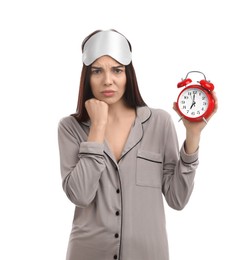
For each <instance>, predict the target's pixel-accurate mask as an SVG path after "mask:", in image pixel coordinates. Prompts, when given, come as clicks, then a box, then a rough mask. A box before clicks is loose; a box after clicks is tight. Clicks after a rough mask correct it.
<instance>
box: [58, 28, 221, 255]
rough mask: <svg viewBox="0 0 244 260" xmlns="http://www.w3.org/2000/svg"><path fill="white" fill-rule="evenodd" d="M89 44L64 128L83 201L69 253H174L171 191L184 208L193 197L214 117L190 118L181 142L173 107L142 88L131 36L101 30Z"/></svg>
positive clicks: (65, 167) (66, 182)
mask: <svg viewBox="0 0 244 260" xmlns="http://www.w3.org/2000/svg"><path fill="white" fill-rule="evenodd" d="M82 51H83V63H84V64H83V68H82V73H81V81H80V90H79V98H78V105H77V112H76V113H75V114H72V115H70V116H67V117H65V118H63V119H62V120H61V121H60V123H59V129H58V130H59V131H58V139H59V149H60V162H61V174H62V183H63V189H64V191H65V193H66V194H67V196H68V198H69V199H70V200H71V202H73V203H74V204H75V206H76V207H75V213H74V219H73V226H72V231H71V234H70V240H69V246H68V250H67V258H66V259H67V260H110V259H120V260H168V259H169V253H168V242H167V234H166V227H165V212H164V205H163V197H164V198H165V200H166V201H167V203H168V205H169V206H170V207H172V208H174V209H176V210H181V209H182V208H184V206H185V205H186V204H187V202H188V200H189V197H190V195H191V193H192V189H193V184H194V175H195V171H196V168H197V165H198V146H199V141H200V134H201V131H202V129H203V128H204V127H205V125H206V123H205V122H204V121H202V122H198V123H191V122H189V121H186V120H184V119H183V122H184V125H185V127H186V139H185V142H184V144H183V145H182V147H181V149H180V150H179V147H178V139H177V135H176V131H175V128H174V124H173V122H172V119H171V117H170V115H169V114H168V113H167V112H165V111H164V110H161V109H153V108H149V107H148V106H147V105H146V104H145V102H144V101H143V99H142V97H141V95H140V92H139V89H138V85H137V80H136V75H135V72H134V68H133V65H132V59H131V44H130V43H129V41H128V40H127V39H126V38H125V37H124V36H123V35H122V34H120V33H119V32H117V31H115V30H107V31H95V32H93V33H92V34H90V35H89V36H88V37H87V38H86V39H85V40H84V41H83V44H82ZM215 101H216V108H215V111H214V112H216V110H217V99H216V97H215ZM174 109H175V110H177V109H176V105H175V104H174ZM162 194H163V196H162Z"/></svg>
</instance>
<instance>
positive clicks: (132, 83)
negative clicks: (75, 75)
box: [72, 29, 146, 122]
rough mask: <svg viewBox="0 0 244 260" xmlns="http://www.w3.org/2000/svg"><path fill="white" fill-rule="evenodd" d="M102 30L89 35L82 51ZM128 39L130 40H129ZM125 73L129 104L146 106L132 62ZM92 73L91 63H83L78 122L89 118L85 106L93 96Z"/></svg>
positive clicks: (126, 97) (126, 96) (83, 43)
mask: <svg viewBox="0 0 244 260" xmlns="http://www.w3.org/2000/svg"><path fill="white" fill-rule="evenodd" d="M112 30H113V31H115V32H117V31H116V30H114V29H112ZM100 31H101V30H96V31H94V32H93V33H91V34H90V35H88V36H87V37H86V38H85V39H84V41H83V42H82V51H83V48H84V45H85V43H86V42H87V40H88V39H89V38H90V37H91V36H93V35H94V34H95V33H97V32H100ZM118 33H119V32H118ZM127 41H128V40H127ZM128 44H129V47H130V50H131V51H132V47H131V44H130V42H129V41H128ZM125 73H126V88H125V93H124V97H123V98H124V100H125V103H126V104H127V106H129V107H132V108H136V107H138V106H146V103H145V102H144V100H143V99H142V97H141V94H140V91H139V87H138V83H137V78H136V73H135V70H134V67H133V64H132V62H131V63H130V64H129V65H126V66H125ZM90 75H91V65H89V66H86V65H85V64H83V67H82V71H81V77H80V87H79V95H78V102H77V108H76V113H74V114H72V116H74V117H75V118H76V119H77V121H78V122H85V121H87V120H88V119H89V116H88V113H87V111H86V108H85V102H86V101H87V100H88V99H91V98H93V94H92V91H91V87H90Z"/></svg>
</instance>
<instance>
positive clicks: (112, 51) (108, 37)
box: [82, 30, 132, 66]
mask: <svg viewBox="0 0 244 260" xmlns="http://www.w3.org/2000/svg"><path fill="white" fill-rule="evenodd" d="M104 55H108V56H110V57H112V58H113V59H115V60H116V61H118V62H119V63H121V64H123V65H128V64H129V63H130V62H131V60H132V54H131V51H130V46H129V43H128V41H127V39H126V38H125V37H124V36H123V35H121V34H120V33H117V32H115V31H111V30H107V31H101V32H98V33H96V34H94V35H93V36H91V38H89V39H88V40H87V42H86V43H85V45H84V48H83V54H82V60H83V63H84V64H85V65H86V66H89V65H90V64H92V63H93V62H94V61H95V60H96V59H98V58H100V57H102V56H104Z"/></svg>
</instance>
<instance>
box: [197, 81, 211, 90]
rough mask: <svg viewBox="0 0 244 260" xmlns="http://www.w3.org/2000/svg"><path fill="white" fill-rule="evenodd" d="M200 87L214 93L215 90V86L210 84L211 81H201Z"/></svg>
mask: <svg viewBox="0 0 244 260" xmlns="http://www.w3.org/2000/svg"><path fill="white" fill-rule="evenodd" d="M200 85H201V86H202V87H203V88H205V89H207V90H209V91H213V90H214V84H213V83H211V82H209V81H207V80H204V79H202V80H200Z"/></svg>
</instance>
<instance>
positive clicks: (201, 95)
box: [176, 71, 215, 123]
mask: <svg viewBox="0 0 244 260" xmlns="http://www.w3.org/2000/svg"><path fill="white" fill-rule="evenodd" d="M190 73H201V74H202V75H203V77H204V79H202V80H200V81H197V82H196V83H192V80H191V79H190V78H188V75H189V74H190ZM177 87H178V88H181V87H185V88H184V89H183V90H182V91H181V92H180V94H179V95H178V99H177V103H176V104H177V108H178V111H179V113H180V114H181V115H182V117H184V118H186V119H187V120H189V121H192V122H197V121H200V120H204V121H205V122H206V123H207V120H206V119H207V118H208V117H209V116H210V115H211V113H212V112H213V110H214V107H215V102H214V98H213V95H212V93H211V92H212V91H213V90H214V85H213V84H212V83H211V82H210V81H208V80H206V77H205V75H204V74H203V73H202V72H200V71H190V72H188V73H187V75H186V77H185V79H183V80H182V81H181V82H179V83H178V84H177Z"/></svg>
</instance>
